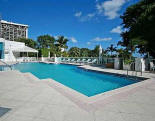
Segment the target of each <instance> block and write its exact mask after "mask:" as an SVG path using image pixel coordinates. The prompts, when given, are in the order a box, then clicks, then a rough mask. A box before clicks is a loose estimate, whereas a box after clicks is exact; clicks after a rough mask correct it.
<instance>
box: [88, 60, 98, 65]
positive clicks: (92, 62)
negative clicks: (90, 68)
mask: <svg viewBox="0 0 155 121" xmlns="http://www.w3.org/2000/svg"><path fill="white" fill-rule="evenodd" d="M96 62H97V59H93V60H92V61H90V62H88V64H94V63H96Z"/></svg>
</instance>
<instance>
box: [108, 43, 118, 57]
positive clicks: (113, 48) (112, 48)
mask: <svg viewBox="0 0 155 121" xmlns="http://www.w3.org/2000/svg"><path fill="white" fill-rule="evenodd" d="M107 51H108V52H110V53H111V56H112V53H113V52H114V51H116V47H114V45H113V44H111V45H110V47H108V48H107Z"/></svg>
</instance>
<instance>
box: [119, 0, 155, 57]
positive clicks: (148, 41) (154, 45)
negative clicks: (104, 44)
mask: <svg viewBox="0 0 155 121" xmlns="http://www.w3.org/2000/svg"><path fill="white" fill-rule="evenodd" d="M121 18H122V20H123V25H124V28H125V29H126V30H127V31H125V32H123V33H122V34H121V36H122V38H123V41H122V42H119V44H120V45H122V46H124V47H126V48H127V49H128V50H129V51H130V52H131V53H132V52H133V51H135V49H136V48H139V52H140V53H147V52H149V53H150V54H151V55H152V56H154V57H155V41H154V38H155V34H154V32H155V1H154V0H141V1H140V2H138V3H136V4H134V5H131V6H130V7H128V8H127V10H126V11H125V13H124V14H123V16H121Z"/></svg>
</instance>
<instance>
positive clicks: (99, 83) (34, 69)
mask: <svg viewBox="0 0 155 121" xmlns="http://www.w3.org/2000/svg"><path fill="white" fill-rule="evenodd" d="M13 69H16V70H19V71H21V72H31V73H32V74H34V75H35V76H36V77H38V78H39V79H46V78H52V79H54V80H55V81H57V82H59V83H61V84H63V85H65V86H67V87H69V88H72V89H74V90H76V91H78V92H80V93H82V94H84V95H86V96H88V97H90V96H94V95H97V94H100V93H103V92H106V91H110V90H113V89H116V88H120V87H123V86H126V85H130V84H133V83H136V82H138V81H136V80H129V79H126V78H122V77H118V76H116V75H112V74H103V73H98V72H93V71H87V70H84V69H81V68H78V67H77V66H74V65H66V64H45V63H21V64H16V65H14V66H13Z"/></svg>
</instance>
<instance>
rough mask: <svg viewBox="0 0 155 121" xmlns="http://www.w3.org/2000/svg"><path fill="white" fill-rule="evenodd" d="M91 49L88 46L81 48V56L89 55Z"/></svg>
mask: <svg viewBox="0 0 155 121" xmlns="http://www.w3.org/2000/svg"><path fill="white" fill-rule="evenodd" d="M89 53H90V50H89V49H88V48H81V49H80V57H89Z"/></svg>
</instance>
